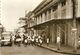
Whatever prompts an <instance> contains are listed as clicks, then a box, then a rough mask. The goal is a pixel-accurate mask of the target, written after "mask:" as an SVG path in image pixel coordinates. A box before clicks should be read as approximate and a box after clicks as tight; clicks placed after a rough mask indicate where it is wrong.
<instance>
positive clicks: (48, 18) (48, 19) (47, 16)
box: [47, 11, 49, 21]
mask: <svg viewBox="0 0 80 55" xmlns="http://www.w3.org/2000/svg"><path fill="white" fill-rule="evenodd" d="M48 20H49V11H47V21H48Z"/></svg>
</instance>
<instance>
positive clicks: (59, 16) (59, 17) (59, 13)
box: [57, 3, 62, 19]
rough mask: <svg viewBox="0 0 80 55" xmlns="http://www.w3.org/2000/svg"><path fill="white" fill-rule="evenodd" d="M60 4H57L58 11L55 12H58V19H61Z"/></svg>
mask: <svg viewBox="0 0 80 55" xmlns="http://www.w3.org/2000/svg"><path fill="white" fill-rule="evenodd" d="M61 6H62V5H61V3H60V4H58V13H57V14H58V19H61V15H62V14H61Z"/></svg>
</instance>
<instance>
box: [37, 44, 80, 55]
mask: <svg viewBox="0 0 80 55" xmlns="http://www.w3.org/2000/svg"><path fill="white" fill-rule="evenodd" d="M38 46H39V47H41V48H45V49H48V50H50V51H54V52H57V53H62V54H71V55H80V54H79V53H76V52H65V51H60V50H57V49H50V48H47V47H44V46H40V45H38Z"/></svg>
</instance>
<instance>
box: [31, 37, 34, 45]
mask: <svg viewBox="0 0 80 55" xmlns="http://www.w3.org/2000/svg"><path fill="white" fill-rule="evenodd" d="M31 44H32V46H33V45H34V38H32V39H31Z"/></svg>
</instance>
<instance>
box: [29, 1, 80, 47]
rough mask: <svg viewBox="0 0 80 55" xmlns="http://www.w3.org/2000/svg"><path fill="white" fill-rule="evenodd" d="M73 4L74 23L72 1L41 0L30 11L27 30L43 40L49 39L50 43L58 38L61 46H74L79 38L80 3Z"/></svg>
mask: <svg viewBox="0 0 80 55" xmlns="http://www.w3.org/2000/svg"><path fill="white" fill-rule="evenodd" d="M75 3H76V4H75V6H76V8H75V11H76V12H75V21H74V7H73V6H74V4H73V0H43V1H42V2H41V3H40V4H39V5H38V6H37V7H36V8H35V9H34V10H33V11H32V13H33V14H32V15H31V17H30V19H31V20H32V21H30V23H28V28H30V29H32V30H34V31H33V32H34V33H35V34H36V35H43V38H44V39H46V38H47V37H49V38H50V43H57V42H56V41H57V36H60V38H61V44H62V45H68V46H74V42H75V41H76V43H77V40H78V38H79V36H80V19H79V18H80V1H79V0H76V1H75ZM74 26H75V28H74ZM75 37H76V38H75ZM75 39H76V40H75Z"/></svg>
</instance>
